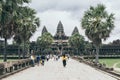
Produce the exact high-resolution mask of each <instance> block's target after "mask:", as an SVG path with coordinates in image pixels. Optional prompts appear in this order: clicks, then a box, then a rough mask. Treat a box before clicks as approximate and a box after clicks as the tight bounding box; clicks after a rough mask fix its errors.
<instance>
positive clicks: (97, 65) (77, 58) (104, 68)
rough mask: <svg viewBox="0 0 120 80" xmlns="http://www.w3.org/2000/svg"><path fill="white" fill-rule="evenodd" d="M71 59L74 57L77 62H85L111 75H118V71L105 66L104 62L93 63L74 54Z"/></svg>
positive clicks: (119, 75)
mask: <svg viewBox="0 0 120 80" xmlns="http://www.w3.org/2000/svg"><path fill="white" fill-rule="evenodd" d="M73 59H75V60H77V61H79V62H83V63H85V64H87V65H90V66H92V67H94V68H97V69H100V70H102V71H105V72H108V73H110V74H112V75H115V76H117V77H120V73H119V72H116V71H114V69H113V68H108V67H106V64H101V63H95V62H94V61H92V60H85V59H84V58H82V57H79V56H74V57H73Z"/></svg>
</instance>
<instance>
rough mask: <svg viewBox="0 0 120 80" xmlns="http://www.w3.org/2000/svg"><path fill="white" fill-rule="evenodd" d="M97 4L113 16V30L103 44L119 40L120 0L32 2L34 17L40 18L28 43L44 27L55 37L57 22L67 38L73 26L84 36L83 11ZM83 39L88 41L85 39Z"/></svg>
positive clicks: (34, 38) (40, 0)
mask: <svg viewBox="0 0 120 80" xmlns="http://www.w3.org/2000/svg"><path fill="white" fill-rule="evenodd" d="M97 4H103V5H105V6H106V11H107V12H108V13H113V14H114V16H115V28H114V29H113V30H112V32H111V34H110V37H109V38H108V39H107V40H106V41H105V42H104V43H109V42H112V41H113V40H116V39H120V0H32V2H31V3H30V4H29V6H30V7H31V8H33V9H35V10H36V12H37V14H36V16H37V17H39V18H40V24H41V25H40V27H39V28H38V29H37V31H36V32H35V33H34V35H33V36H32V37H31V39H30V41H36V40H37V37H38V36H40V35H41V31H42V28H43V26H44V25H45V26H46V28H47V30H48V32H50V33H51V34H52V35H55V33H56V29H57V25H58V22H59V21H61V22H62V23H63V26H64V31H65V34H66V35H67V36H70V35H71V34H72V31H73V29H74V27H75V26H77V27H78V29H79V33H80V34H81V35H83V36H85V34H84V30H83V29H82V28H81V19H82V17H83V15H84V11H86V10H88V9H89V7H90V6H96V5H97ZM85 39H86V40H88V39H87V38H86V37H85Z"/></svg>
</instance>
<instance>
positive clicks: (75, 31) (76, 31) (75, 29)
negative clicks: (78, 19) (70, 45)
mask: <svg viewBox="0 0 120 80" xmlns="http://www.w3.org/2000/svg"><path fill="white" fill-rule="evenodd" d="M75 33H78V34H79V31H78V28H77V27H76V26H75V28H74V30H73V32H72V35H74V34H75Z"/></svg>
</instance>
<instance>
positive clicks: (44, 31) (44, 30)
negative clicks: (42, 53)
mask: <svg viewBox="0 0 120 80" xmlns="http://www.w3.org/2000/svg"><path fill="white" fill-rule="evenodd" d="M46 32H48V31H47V29H46V26H44V27H43V29H42V35H43V34H44V33H46Z"/></svg>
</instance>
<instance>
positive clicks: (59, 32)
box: [54, 21, 67, 40]
mask: <svg viewBox="0 0 120 80" xmlns="http://www.w3.org/2000/svg"><path fill="white" fill-rule="evenodd" d="M54 38H55V40H59V39H61V40H65V39H67V36H66V35H65V32H64V28H63V24H62V22H61V21H59V23H58V26H57V31H56V34H55V36H54Z"/></svg>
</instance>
